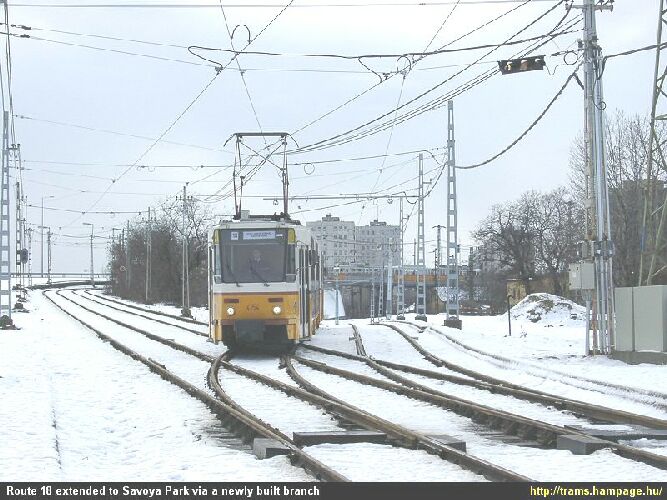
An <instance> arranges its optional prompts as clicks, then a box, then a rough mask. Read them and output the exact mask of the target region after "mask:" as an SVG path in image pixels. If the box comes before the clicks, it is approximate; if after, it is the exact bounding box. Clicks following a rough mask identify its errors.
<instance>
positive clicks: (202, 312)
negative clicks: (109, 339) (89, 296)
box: [93, 289, 209, 328]
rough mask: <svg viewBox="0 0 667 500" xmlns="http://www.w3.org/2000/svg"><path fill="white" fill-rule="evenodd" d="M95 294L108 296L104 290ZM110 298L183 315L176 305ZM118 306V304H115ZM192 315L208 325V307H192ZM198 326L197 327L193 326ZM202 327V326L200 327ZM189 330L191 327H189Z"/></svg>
mask: <svg viewBox="0 0 667 500" xmlns="http://www.w3.org/2000/svg"><path fill="white" fill-rule="evenodd" d="M93 293H97V294H98V295H101V296H102V297H104V296H105V295H106V294H105V293H103V291H102V290H99V289H98V290H97V291H95V292H93ZM109 297H110V298H113V299H114V300H118V301H120V302H124V303H126V304H131V305H135V306H139V307H142V308H144V309H148V310H149V311H151V310H152V311H158V312H164V313H167V314H171V315H174V316H180V315H181V306H180V305H174V304H164V303H157V304H137V303H136V302H132V301H131V300H125V299H122V298H120V297H116V296H115V295H109ZM114 305H116V304H114ZM190 313H191V314H192V318H193V319H196V320H197V321H201V322H202V323H206V324H208V319H209V318H208V308H207V307H191V308H190ZM192 326H196V325H192ZM199 327H201V325H199ZM188 328H189V327H188Z"/></svg>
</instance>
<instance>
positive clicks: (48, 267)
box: [39, 226, 51, 285]
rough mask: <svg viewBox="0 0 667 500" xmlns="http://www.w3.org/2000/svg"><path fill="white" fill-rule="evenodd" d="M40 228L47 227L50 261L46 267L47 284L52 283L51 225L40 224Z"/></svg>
mask: <svg viewBox="0 0 667 500" xmlns="http://www.w3.org/2000/svg"><path fill="white" fill-rule="evenodd" d="M39 228H40V229H42V230H44V229H46V238H47V239H46V241H47V244H46V248H47V251H46V255H47V258H46V262H47V263H48V264H47V267H46V284H47V285H50V284H51V226H39Z"/></svg>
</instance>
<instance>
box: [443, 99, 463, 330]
mask: <svg viewBox="0 0 667 500" xmlns="http://www.w3.org/2000/svg"><path fill="white" fill-rule="evenodd" d="M454 145H455V142H454V101H451V100H450V101H447V261H446V265H447V296H446V299H447V302H446V314H447V315H446V317H445V323H444V324H445V326H450V327H453V328H458V329H461V320H460V319H459V289H460V287H459V241H458V211H457V206H456V205H457V203H456V154H455V153H456V150H455V148H454Z"/></svg>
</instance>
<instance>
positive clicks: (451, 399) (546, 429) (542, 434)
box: [293, 356, 667, 470]
mask: <svg viewBox="0 0 667 500" xmlns="http://www.w3.org/2000/svg"><path fill="white" fill-rule="evenodd" d="M293 359H294V360H295V361H297V362H298V363H300V364H302V365H304V366H307V367H309V368H312V369H314V370H317V371H321V372H324V373H327V374H333V375H336V376H339V377H342V378H344V379H347V380H352V381H356V382H359V383H361V384H364V385H368V386H371V387H377V388H379V389H383V390H385V391H390V392H393V393H395V394H400V395H403V396H406V397H408V398H411V399H415V400H418V401H424V402H427V403H429V404H431V405H433V406H436V407H439V408H443V409H446V410H451V411H453V412H455V413H457V414H459V415H461V416H464V417H468V418H471V419H473V421H475V422H477V423H480V424H483V425H485V426H487V427H489V428H490V429H493V430H497V429H500V430H502V431H503V432H504V433H505V434H508V435H516V436H519V437H521V438H523V439H525V440H535V441H537V442H538V443H540V444H542V445H544V446H547V447H554V445H555V442H556V438H557V437H558V436H560V435H577V436H581V437H586V438H591V436H588V435H587V434H586V433H584V432H581V431H578V430H575V429H566V428H563V427H560V426H556V425H552V424H548V423H545V422H541V421H537V420H532V419H528V418H525V417H522V416H519V415H513V414H511V413H507V412H503V411H499V410H496V409H494V408H489V407H485V406H482V405H478V404H476V403H473V402H471V401H466V400H463V399H460V398H457V397H455V396H451V395H447V394H443V393H438V391H433V390H431V389H428V388H425V387H424V386H421V385H420V384H416V383H414V382H412V381H408V380H407V379H406V380H405V382H406V385H402V384H400V383H398V384H397V383H393V382H386V381H383V380H378V379H377V378H373V377H368V376H365V375H360V374H358V373H355V372H350V371H348V370H343V369H340V368H335V367H333V366H331V365H327V364H325V363H321V362H318V361H313V360H309V359H306V358H302V357H299V356H294V358H293ZM383 373H384V372H383ZM313 390H315V389H313ZM329 397H331V396H329ZM599 441H601V442H602V441H604V440H599ZM604 443H605V444H606V447H608V448H609V449H611V450H612V451H613V452H614V453H615V454H617V455H619V456H621V457H623V458H626V459H630V460H633V461H636V462H641V463H644V464H647V465H650V466H653V467H657V468H660V469H663V470H667V457H665V456H662V455H656V454H653V453H650V452H646V451H644V450H641V449H638V448H634V447H631V446H627V445H622V444H617V443H614V442H612V441H604Z"/></svg>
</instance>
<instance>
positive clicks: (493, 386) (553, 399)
mask: <svg viewBox="0 0 667 500" xmlns="http://www.w3.org/2000/svg"><path fill="white" fill-rule="evenodd" d="M352 330H353V335H354V338H355V342H356V343H357V345H359V344H360V345H362V346H363V340H362V337H361V334H360V333H359V330H358V328H357V327H356V325H352ZM406 340H407V339H406ZM411 340H413V339H411ZM413 341H414V340H413ZM305 347H307V348H311V349H314V350H320V351H323V350H322V349H321V348H318V347H315V346H305ZM357 352H358V355H357V356H354V355H348V354H346V353H340V352H338V351H333V352H332V353H335V354H336V355H338V356H343V357H348V358H349V359H356V360H358V361H362V362H364V363H366V364H367V365H368V366H370V367H371V368H373V369H374V370H376V371H377V372H378V373H381V374H382V375H384V376H385V377H387V378H390V379H392V380H394V381H397V382H399V383H401V384H404V385H414V386H419V388H420V389H421V390H424V391H426V392H429V391H433V389H430V388H428V387H425V386H423V385H422V384H417V383H415V382H413V381H411V380H410V379H406V378H405V377H401V376H399V375H397V374H395V373H394V372H392V371H391V370H396V371H400V372H403V373H410V374H414V375H420V376H423V377H427V378H430V379H433V380H443V381H448V382H453V383H456V384H461V385H467V386H470V387H475V388H477V389H482V390H485V391H488V392H491V393H494V394H503V395H507V396H511V397H514V398H517V399H522V400H525V401H530V402H533V403H539V404H542V405H545V406H552V407H554V408H557V409H559V410H563V411H569V412H571V413H573V414H576V415H580V416H583V417H586V418H589V419H591V420H601V421H606V422H609V423H615V424H629V425H642V426H645V427H649V428H652V429H663V430H664V429H667V420H663V419H660V418H655V417H651V416H646V415H638V414H635V413H630V412H626V411H623V410H617V409H613V408H606V407H603V406H600V405H594V404H590V403H584V402H582V401H577V400H573V399H569V398H564V397H560V396H555V395H553V394H549V393H546V392H542V391H538V390H536V389H530V388H526V387H523V386H520V385H514V384H508V383H507V382H504V381H501V380H498V379H494V378H492V377H486V376H485V375H483V374H481V373H478V372H476V371H474V370H470V369H464V370H465V375H468V376H469V377H470V378H464V377H457V376H455V375H448V374H445V373H441V372H436V371H432V370H424V369H420V368H414V367H411V366H408V365H403V364H399V363H392V362H389V361H382V360H377V359H371V358H369V357H368V356H366V355H365V354H361V352H360V351H359V349H357ZM363 352H364V353H365V350H364V351H363ZM420 352H422V351H420ZM435 359H438V358H435ZM443 362H444V361H443ZM433 392H437V391H433Z"/></svg>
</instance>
